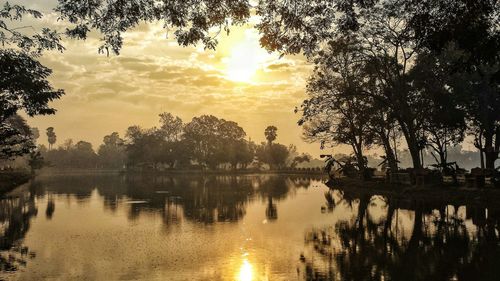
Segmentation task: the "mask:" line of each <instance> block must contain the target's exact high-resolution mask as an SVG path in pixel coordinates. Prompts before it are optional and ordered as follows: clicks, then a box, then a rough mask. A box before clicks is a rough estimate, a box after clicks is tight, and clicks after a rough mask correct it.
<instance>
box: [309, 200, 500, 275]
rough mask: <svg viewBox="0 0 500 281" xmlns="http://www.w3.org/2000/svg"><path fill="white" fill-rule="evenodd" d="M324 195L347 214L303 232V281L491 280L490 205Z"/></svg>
mask: <svg viewBox="0 0 500 281" xmlns="http://www.w3.org/2000/svg"><path fill="white" fill-rule="evenodd" d="M325 197H326V199H327V203H326V204H327V205H329V206H330V205H332V204H333V205H336V206H337V207H334V208H346V209H348V210H350V214H351V215H350V216H348V217H347V218H345V219H342V220H338V221H337V222H336V223H335V224H334V225H333V226H330V227H324V228H316V229H313V230H311V231H309V232H307V234H306V244H307V245H309V246H310V247H312V249H313V250H314V251H313V254H311V256H310V257H304V258H303V260H304V276H303V277H304V279H306V280H498V279H497V278H498V276H499V274H500V267H499V261H500V239H499V230H500V229H499V227H500V224H499V219H500V212H499V209H498V207H496V206H488V208H484V207H480V206H478V204H476V205H464V206H460V207H459V205H455V206H452V205H450V200H448V201H446V200H439V199H438V200H436V199H434V200H412V199H411V198H404V197H398V196H379V195H375V194H373V193H370V192H369V193H365V194H362V193H361V194H356V195H355V196H353V194H352V193H351V194H350V192H347V191H345V190H334V191H331V192H329V193H328V195H326V196H325ZM356 197H357V198H356ZM451 201H453V200H451ZM452 203H454V202H452ZM462 203H463V202H462ZM473 203H477V202H473ZM479 205H480V204H479ZM314 257H319V259H314ZM313 259H314V260H313Z"/></svg>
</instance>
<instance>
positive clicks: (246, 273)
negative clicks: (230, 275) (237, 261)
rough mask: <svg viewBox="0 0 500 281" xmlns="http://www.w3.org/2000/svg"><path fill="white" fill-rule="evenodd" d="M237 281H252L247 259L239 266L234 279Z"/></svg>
mask: <svg viewBox="0 0 500 281" xmlns="http://www.w3.org/2000/svg"><path fill="white" fill-rule="evenodd" d="M236 279H237V280H238V281H252V280H253V267H252V265H251V264H250V263H249V262H248V260H247V259H244V260H243V263H242V264H241V267H240V270H239V272H238V277H237V278H236Z"/></svg>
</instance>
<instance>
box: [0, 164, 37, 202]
mask: <svg viewBox="0 0 500 281" xmlns="http://www.w3.org/2000/svg"><path fill="white" fill-rule="evenodd" d="M32 178H33V175H32V174H31V173H29V172H27V171H23V170H17V171H0V196H4V195H5V194H7V193H8V192H10V191H12V190H14V189H16V188H17V187H19V186H21V185H23V184H25V183H27V182H28V181H29V180H31V179H32Z"/></svg>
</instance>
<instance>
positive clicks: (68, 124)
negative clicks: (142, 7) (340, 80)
mask: <svg viewBox="0 0 500 281" xmlns="http://www.w3.org/2000/svg"><path fill="white" fill-rule="evenodd" d="M17 2H21V4H24V5H25V6H26V7H30V8H31V7H33V8H36V9H39V10H41V11H42V12H44V13H45V16H44V18H43V19H42V23H43V24H44V25H48V26H51V27H53V28H55V29H56V30H60V31H63V30H64V28H65V23H64V22H61V21H57V15H56V14H55V13H51V8H53V7H54V5H55V3H54V1H47V2H45V1H43V2H41V3H40V2H35V3H30V2H31V1H17ZM23 2H24V3H23ZM256 21H257V19H256V18H252V19H251V20H250V22H249V23H248V24H246V25H244V26H241V27H233V28H232V29H231V32H230V35H229V36H227V35H225V34H224V35H221V36H219V37H218V40H219V45H218V46H217V50H216V51H211V50H204V48H203V46H202V45H201V44H200V46H194V47H181V46H178V44H177V42H176V41H175V40H174V39H173V38H167V31H166V30H164V29H163V28H162V26H161V24H142V25H140V26H138V27H137V28H135V29H133V30H131V31H129V32H127V33H125V34H124V46H123V49H122V50H121V54H120V55H119V56H116V55H110V56H109V57H108V56H106V55H103V54H98V47H99V45H100V42H99V40H98V34H93V35H92V36H90V37H89V38H88V39H87V40H85V41H78V40H70V39H64V45H65V47H66V50H65V52H64V53H62V54H61V53H59V52H55V51H54V52H46V53H45V54H44V55H43V57H42V58H41V59H40V60H41V62H42V63H43V64H44V65H46V66H47V67H49V68H51V69H52V70H53V74H52V76H51V77H50V81H51V82H52V84H53V86H54V87H56V88H62V89H64V90H65V91H66V95H65V96H63V97H62V98H61V99H60V100H58V101H55V102H53V103H52V105H53V106H54V107H55V108H56V109H57V113H56V114H55V115H52V116H41V117H40V116H39V117H35V118H28V123H29V124H30V126H34V127H37V128H39V130H40V132H41V138H40V139H39V143H42V144H45V143H46V137H45V134H44V131H45V129H46V128H47V127H49V126H52V127H54V128H55V131H56V134H57V139H58V142H57V143H56V146H57V145H60V144H62V143H63V142H64V140H65V139H69V138H71V139H73V140H74V141H78V140H86V141H89V142H91V143H92V144H93V145H94V148H97V147H98V145H99V144H100V143H101V142H102V138H103V137H104V136H105V135H107V134H110V133H111V132H114V131H117V132H119V133H120V135H121V136H123V135H124V132H125V130H126V128H127V127H129V126H131V125H139V126H142V127H144V128H150V127H153V126H157V125H158V119H159V118H158V114H160V113H161V112H170V113H172V114H174V115H177V116H179V117H181V118H182V119H183V121H184V122H189V121H190V120H191V119H192V118H193V117H194V116H199V115H203V114H212V115H215V116H217V117H219V118H224V119H226V120H232V121H235V122H237V123H238V124H239V125H240V126H241V127H243V128H244V130H245V131H246V133H247V138H251V140H253V141H256V142H261V141H264V129H265V128H266V127H267V126H268V125H274V126H276V127H277V128H278V138H277V141H278V142H279V143H283V144H287V145H288V144H295V145H296V146H297V148H298V150H299V151H301V152H307V153H310V154H312V155H313V156H316V157H317V156H318V155H319V154H320V153H321V152H320V149H319V144H308V143H306V142H304V141H303V140H302V138H301V135H302V129H301V128H300V127H299V126H298V125H297V121H298V119H299V118H300V114H296V113H294V109H295V107H296V106H300V104H301V102H302V101H303V100H304V99H305V98H306V94H305V85H306V81H307V77H308V76H309V73H310V71H311V70H312V66H311V65H310V64H309V63H307V61H306V60H305V59H304V57H302V56H285V57H283V58H281V59H280V58H279V55H278V54H275V53H273V54H270V53H268V52H267V51H266V50H264V49H262V48H261V47H260V45H259V41H258V40H259V34H258V32H257V30H256V29H254V28H253V25H254V24H255V22H256ZM19 24H20V23H19ZM35 28H36V27H35Z"/></svg>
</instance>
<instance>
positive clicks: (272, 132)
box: [264, 126, 278, 145]
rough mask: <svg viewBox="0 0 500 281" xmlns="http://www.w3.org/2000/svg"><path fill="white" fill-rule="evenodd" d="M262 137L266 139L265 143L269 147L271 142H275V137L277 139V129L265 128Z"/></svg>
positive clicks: (272, 127) (273, 127)
mask: <svg viewBox="0 0 500 281" xmlns="http://www.w3.org/2000/svg"><path fill="white" fill-rule="evenodd" d="M264 136H265V137H266V140H267V143H269V145H271V144H272V143H273V141H274V140H276V137H278V128H276V127H275V126H267V128H266V129H265V130H264Z"/></svg>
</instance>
